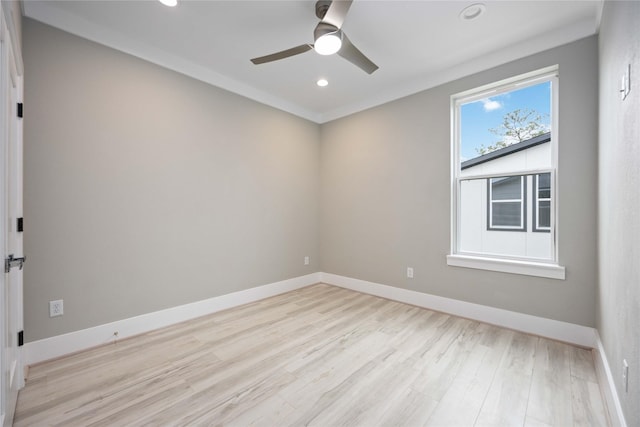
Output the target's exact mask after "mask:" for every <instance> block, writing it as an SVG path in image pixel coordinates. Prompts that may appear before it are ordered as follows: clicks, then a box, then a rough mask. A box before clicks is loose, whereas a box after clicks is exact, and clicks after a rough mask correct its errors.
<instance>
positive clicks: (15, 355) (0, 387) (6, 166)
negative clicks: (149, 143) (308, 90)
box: [0, 2, 24, 425]
mask: <svg viewBox="0 0 640 427" xmlns="http://www.w3.org/2000/svg"><path fill="white" fill-rule="evenodd" d="M14 7H16V6H15V5H12V4H9V7H7V4H6V3H4V2H3V3H1V4H0V21H1V22H0V43H1V45H2V46H1V48H0V67H1V70H0V71H1V72H0V75H2V79H0V81H1V86H0V94H1V98H0V102H1V107H0V114H1V115H2V116H1V117H0V123H2V126H0V129H1V130H2V132H1V134H0V135H1V136H0V165H2V173H0V242H1V243H0V247H2V249H1V250H0V253H1V255H2V259H3V261H4V259H6V257H7V256H8V255H9V253H13V254H14V256H16V257H20V256H23V246H22V244H23V242H22V234H21V233H20V234H19V233H18V230H17V218H19V217H22V185H23V181H22V167H23V163H22V155H23V144H22V142H23V129H22V120H21V119H19V118H18V117H17V103H19V102H20V103H21V102H22V93H23V87H22V58H21V52H20V47H19V46H18V45H17V43H16V41H17V36H16V30H15V28H16V26H15V23H14V22H13V20H14V19H19V17H17V18H16V16H15V14H14V12H16V10H13V9H12V8H14ZM7 106H8V107H9V108H8V109H7V108H5V107H7ZM9 129H11V130H12V132H10V131H9ZM0 307H2V315H0V338H1V340H0V367H1V373H0V382H1V384H0V425H11V424H12V422H13V415H14V413H15V405H16V402H17V394H18V390H19V389H21V388H22V387H24V365H23V363H24V358H23V355H22V353H23V347H21V346H19V343H18V331H21V330H22V329H23V284H22V271H20V270H17V269H16V268H13V269H11V271H10V273H9V274H7V273H4V274H2V275H0ZM7 307H8V308H9V309H8V310H6V309H5V308H7Z"/></svg>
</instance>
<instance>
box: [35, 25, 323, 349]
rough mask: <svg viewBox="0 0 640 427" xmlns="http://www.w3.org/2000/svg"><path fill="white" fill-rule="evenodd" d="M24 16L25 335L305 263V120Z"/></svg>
mask: <svg viewBox="0 0 640 427" xmlns="http://www.w3.org/2000/svg"><path fill="white" fill-rule="evenodd" d="M23 25H24V27H23V36H24V52H23V53H24V62H25V119H24V123H25V135H24V141H25V142H24V143H25V190H24V214H25V228H26V231H25V252H26V253H27V254H28V255H27V256H28V258H29V268H28V269H25V316H24V317H25V334H26V339H27V341H33V340H37V339H40V338H45V337H50V336H54V335H59V334H62V333H65V332H70V331H74V330H79V329H83V328H87V327H91V326H95V325H99V324H104V323H106V322H110V321H115V320H119V319H123V318H128V317H131V316H135V315H139V314H142V313H147V312H152V311H156V310H160V309H164V308H167V307H172V306H176V305H179V304H184V303H189V302H192V301H197V300H202V299H205V298H209V297H214V296H218V295H222V294H227V293H230V292H233V291H238V290H242V289H246V288H250V287H253V286H257V285H264V284H267V283H271V282H275V281H279V280H283V279H287V278H292V277H297V276H301V275H304V274H308V273H312V272H316V271H318V270H319V264H318V258H319V257H318V192H319V148H320V145H319V135H320V131H319V126H318V125H317V124H314V123H311V122H308V121H305V120H303V119H300V118H297V117H294V116H292V115H289V114H287V113H283V112H281V111H278V110H275V109H273V108H269V107H266V106H263V105H260V104H258V103H255V102H253V101H250V100H247V99H245V98H242V97H239V96H237V95H234V94H231V93H229V92H226V91H223V90H220V89H217V88H214V87H212V86H209V85H207V84H204V83H201V82H198V81H195V80H193V79H190V78H188V77H185V76H182V75H180V74H178V73H174V72H172V71H169V70H166V69H163V68H160V67H158V66H155V65H152V64H150V63H147V62H145V61H142V60H139V59H137V58H134V57H132V56H129V55H126V54H123V53H120V52H117V51H115V50H112V49H109V48H106V47H104V46H101V45H98V44H95V43H92V42H89V41H87V40H84V39H81V38H78V37H75V36H73V35H70V34H68V33H64V32H61V31H59V30H56V29H53V28H51V27H48V26H45V25H42V24H40V23H38V22H36V21H32V20H29V19H25V21H24V22H23ZM305 255H308V256H310V257H311V265H309V266H304V265H303V257H304V256H305ZM53 299H64V310H65V314H64V316H62V317H58V318H53V319H50V318H49V317H48V301H49V300H53Z"/></svg>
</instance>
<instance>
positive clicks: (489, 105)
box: [482, 98, 502, 112]
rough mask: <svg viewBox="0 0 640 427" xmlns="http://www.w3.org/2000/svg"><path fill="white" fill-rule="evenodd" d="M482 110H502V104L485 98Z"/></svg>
mask: <svg viewBox="0 0 640 427" xmlns="http://www.w3.org/2000/svg"><path fill="white" fill-rule="evenodd" d="M482 108H484V111H486V112H490V111H495V110H499V109H500V108H502V103H501V102H500V101H496V100H493V99H491V98H485V99H483V100H482Z"/></svg>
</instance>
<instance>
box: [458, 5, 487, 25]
mask: <svg viewBox="0 0 640 427" xmlns="http://www.w3.org/2000/svg"><path fill="white" fill-rule="evenodd" d="M485 10H487V6H485V5H484V3H474V4H472V5H470V6H467V7H465V8H464V9H462V12H460V15H458V16H460V19H462V20H463V21H471V20H473V19H476V18H478V17H479V16H480V15H482V14H483V13H484V12H485Z"/></svg>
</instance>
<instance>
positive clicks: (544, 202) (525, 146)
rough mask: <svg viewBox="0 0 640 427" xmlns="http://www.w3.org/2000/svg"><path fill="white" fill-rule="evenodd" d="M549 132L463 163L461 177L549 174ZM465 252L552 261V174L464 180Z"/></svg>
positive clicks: (461, 192) (462, 222)
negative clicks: (514, 171) (527, 173)
mask: <svg viewBox="0 0 640 427" xmlns="http://www.w3.org/2000/svg"><path fill="white" fill-rule="evenodd" d="M550 142H551V134H550V133H545V134H542V135H539V136H536V137H534V138H531V139H528V140H526V141H522V142H519V143H516V144H512V145H509V146H508V147H505V148H501V149H499V150H495V151H492V152H490V153H488V154H484V155H482V156H480V157H476V158H474V159H471V160H467V161H465V162H462V164H461V166H460V167H461V177H462V178H464V177H474V176H479V175H487V174H496V173H502V172H505V171H510V170H511V171H513V170H529V171H531V170H536V171H537V170H544V169H547V168H548V165H549V159H550V156H551V144H550ZM460 198H461V212H460V227H461V230H462V233H461V234H460V235H461V237H460V238H461V241H460V248H461V250H462V251H464V252H468V253H488V254H496V255H498V254H499V255H513V256H516V257H519V256H521V257H527V258H539V259H551V258H552V257H553V253H552V251H553V245H552V243H553V241H552V235H553V233H551V229H552V224H551V218H552V217H551V173H550V172H549V173H540V174H534V175H516V176H504V177H497V178H479V179H469V180H465V181H462V184H461V189H460Z"/></svg>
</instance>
